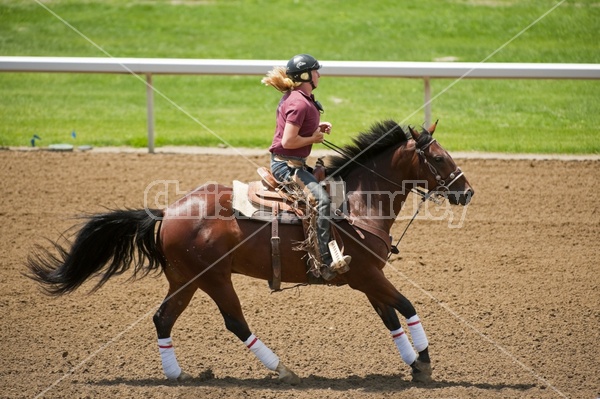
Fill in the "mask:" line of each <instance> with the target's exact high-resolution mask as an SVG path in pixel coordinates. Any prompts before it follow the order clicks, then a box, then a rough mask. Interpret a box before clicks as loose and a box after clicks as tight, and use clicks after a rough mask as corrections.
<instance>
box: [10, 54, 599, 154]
mask: <svg viewBox="0 0 600 399" xmlns="http://www.w3.org/2000/svg"><path fill="white" fill-rule="evenodd" d="M286 62H287V61H283V60H217V59H168V58H81V57H0V72H63V73H121V74H122V73H126V74H130V73H133V74H136V75H144V76H145V77H146V82H147V89H146V97H147V99H146V100H147V112H148V151H149V152H154V91H153V87H152V75H157V74H161V75H264V74H265V73H267V72H268V71H269V70H270V69H271V68H272V67H273V66H274V65H285V64H286ZM321 63H322V64H323V69H322V71H323V74H324V75H327V76H340V77H388V78H419V79H423V81H424V106H423V108H424V110H425V122H426V124H429V122H430V121H431V84H430V80H431V79H435V78H451V79H459V78H460V79H600V64H536V63H471V62H385V61H321Z"/></svg>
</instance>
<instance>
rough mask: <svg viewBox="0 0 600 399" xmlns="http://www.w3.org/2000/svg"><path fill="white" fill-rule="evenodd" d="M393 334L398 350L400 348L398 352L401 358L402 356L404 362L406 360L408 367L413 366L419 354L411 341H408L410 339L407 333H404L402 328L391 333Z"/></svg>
mask: <svg viewBox="0 0 600 399" xmlns="http://www.w3.org/2000/svg"><path fill="white" fill-rule="evenodd" d="M391 333H392V338H393V339H394V343H395V344H396V348H398V351H399V352H400V356H402V360H404V363H406V364H408V365H411V364H413V363H414V361H415V360H417V353H416V352H415V350H414V349H413V347H412V345H411V344H410V341H409V340H408V337H407V336H406V333H405V332H404V330H403V329H402V327H400V328H399V329H397V330H394V331H391Z"/></svg>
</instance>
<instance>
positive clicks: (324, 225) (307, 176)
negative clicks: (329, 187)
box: [271, 156, 333, 266]
mask: <svg viewBox="0 0 600 399" xmlns="http://www.w3.org/2000/svg"><path fill="white" fill-rule="evenodd" d="M271 173H273V176H275V178H276V179H277V180H279V181H281V182H285V181H291V180H292V177H293V176H294V174H295V175H296V176H297V177H298V178H299V179H300V180H301V181H302V183H304V185H305V186H306V188H308V189H309V190H310V192H311V193H312V195H313V196H314V198H315V200H316V201H317V212H318V215H317V240H318V241H319V251H320V252H321V258H322V261H323V263H325V264H326V265H327V266H329V265H330V264H331V262H333V259H332V258H331V255H330V254H329V247H328V246H327V244H329V241H330V240H331V232H330V229H331V221H330V218H331V200H330V199H329V195H328V194H327V192H326V191H325V189H324V188H323V186H321V185H320V184H319V183H318V182H317V179H315V177H314V176H313V175H312V173H310V172H309V171H307V170H306V169H304V168H292V167H290V166H288V164H287V162H285V161H276V160H275V159H274V158H273V156H271Z"/></svg>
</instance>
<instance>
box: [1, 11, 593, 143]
mask: <svg viewBox="0 0 600 399" xmlns="http://www.w3.org/2000/svg"><path fill="white" fill-rule="evenodd" d="M557 3H559V1H555V0H531V1H516V0H424V1H418V2H414V1H372V2H368V3H367V2H362V1H358V0H352V1H302V0H297V1H228V0H225V1H129V2H123V1H116V0H115V1H92V0H86V1H64V0H53V1H44V2H43V6H42V5H40V4H39V3H37V2H36V1H33V0H28V1H8V0H4V1H3V0H0V55H3V56H5V55H38V56H42V55H45V56H85V57H102V56H105V54H104V53H103V52H101V51H100V50H99V49H98V48H97V47H95V46H94V45H92V44H91V42H93V43H95V44H96V45H97V46H99V47H101V48H102V49H103V50H104V51H106V52H107V53H108V54H110V55H111V56H114V57H165V58H230V59H282V60H283V59H288V58H289V57H291V56H292V55H294V54H296V53H300V52H309V53H311V54H313V55H315V56H316V57H317V58H319V59H320V60H377V61H434V60H436V59H439V58H443V57H454V58H455V59H456V60H458V61H467V62H479V61H481V60H483V59H485V58H486V57H488V55H490V54H491V53H493V52H494V51H495V50H496V49H498V48H499V47H501V46H502V45H504V44H505V43H506V42H508V41H510V40H511V39H513V38H514V40H512V41H511V42H510V43H509V44H508V45H506V46H505V47H504V48H503V49H502V50H501V51H499V52H498V53H497V54H495V55H494V56H493V57H491V58H490V59H489V60H488V61H489V62H567V63H599V62H600V51H599V46H598V43H599V42H600V33H599V32H600V1H596V0H584V1H578V2H573V1H565V2H563V3H561V4H560V6H559V7H557V8H556V9H555V10H553V11H552V12H550V13H549V14H548V15H547V16H545V17H544V18H542V19H541V20H540V21H539V22H538V23H536V24H534V25H533V26H531V27H530V28H529V29H527V30H526V31H525V32H523V33H522V34H520V35H519V33H520V32H521V31H522V30H523V29H525V28H526V27H527V26H529V25H530V24H531V23H532V22H534V21H536V20H537V19H538V18H540V17H541V16H542V15H544V13H546V12H547V11H549V10H550V9H551V8H552V7H553V6H554V5H556V4H557ZM49 10H50V11H51V12H50V11H49ZM53 13H55V14H56V15H58V16H59V17H60V18H62V19H63V20H64V21H67V22H68V23H69V24H70V25H71V26H72V27H74V28H76V29H77V30H79V31H80V32H81V34H82V35H84V36H85V38H83V37H82V36H81V35H80V34H78V33H76V32H75V31H74V30H73V29H71V28H69V27H68V26H67V25H66V24H65V23H63V22H62V21H61V20H60V19H58V18H57V17H56V16H55V15H53ZM516 35H518V36H517V37H516V38H515V36H516ZM452 83H453V81H451V80H444V79H440V80H433V81H432V87H433V94H434V95H436V94H437V93H440V92H442V91H444V89H445V88H446V87H448V86H449V85H451V84H452ZM154 84H155V86H156V88H157V89H158V90H160V92H161V93H163V94H164V95H165V96H166V97H167V98H168V99H170V100H171V101H172V102H174V103H175V104H177V107H174V106H173V105H172V104H171V103H170V102H168V101H166V100H165V99H163V98H161V97H160V96H156V97H155V102H156V104H155V107H156V114H155V118H156V144H157V145H159V146H160V145H201V146H214V145H219V144H221V143H222V140H224V141H225V142H227V143H228V144H230V145H233V146H247V147H266V146H268V144H269V143H270V140H271V137H272V132H273V126H274V112H275V107H276V104H277V102H278V100H279V93H277V92H276V91H275V90H274V89H272V88H266V87H264V86H262V85H261V84H260V77H258V76H256V77H242V76H238V77H220V76H210V77H208V76H155V77H154ZM145 90H146V89H145V86H144V84H143V82H142V81H140V80H139V79H138V78H136V77H135V76H131V75H87V74H23V73H2V74H0V94H1V95H0V118H1V120H2V123H1V124H0V145H3V146H18V145H28V144H29V141H30V139H31V137H32V136H33V135H34V134H37V135H39V136H40V137H41V138H42V140H41V141H39V142H38V145H48V144H51V143H59V142H76V143H77V144H92V145H96V146H100V145H129V146H145V145H146V144H147V143H146V109H145V106H146V104H145V101H146V100H145ZM598 93H600V81H578V80H577V81H575V80H564V81H556V80H462V81H460V82H458V83H457V84H455V85H453V86H452V87H451V88H450V89H449V90H447V91H444V93H443V94H442V95H441V96H439V97H438V98H437V99H436V100H435V101H434V103H433V105H432V107H433V115H434V118H440V126H439V132H440V133H439V139H440V141H441V142H442V143H443V144H444V146H445V147H446V148H448V149H450V150H480V151H500V152H535V153H600V140H598V128H597V126H598V125H599V122H600V113H599V112H598V111H599V108H600V107H599V105H600V95H599V94H598ZM315 94H316V96H317V98H318V99H319V100H320V101H321V102H322V103H323V105H324V107H325V110H326V112H325V115H324V116H323V119H325V120H328V121H330V122H332V123H333V125H334V131H333V134H334V136H332V137H331V140H332V141H334V142H336V143H338V144H344V143H348V142H349V141H350V139H351V137H352V136H353V135H355V134H356V133H357V132H359V131H361V130H364V129H365V128H367V127H368V126H369V125H370V124H372V123H373V122H375V121H377V120H380V119H384V118H394V119H397V120H399V121H404V122H405V123H411V124H415V125H418V124H420V123H422V121H423V112H422V111H419V108H420V107H421V106H422V101H423V82H422V81H421V80H418V79H415V80H412V79H374V78H365V79H359V78H327V76H323V78H322V79H321V86H320V87H319V89H318V90H317V91H316V92H315ZM194 119H195V120H197V121H199V122H201V123H200V124H199V123H197V122H196V121H195V120H194ZM73 130H75V131H76V133H77V138H75V139H73V138H72V137H71V132H72V131H73Z"/></svg>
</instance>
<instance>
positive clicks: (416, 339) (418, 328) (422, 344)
mask: <svg viewBox="0 0 600 399" xmlns="http://www.w3.org/2000/svg"><path fill="white" fill-rule="evenodd" d="M406 322H407V323H408V331H410V337H411V338H412V341H413V345H414V346H415V349H416V350H417V352H421V351H423V350H425V349H427V347H428V346H429V341H427V335H425V330H424V329H423V325H422V324H421V320H420V319H419V316H417V315H414V316H413V317H411V318H410V319H406Z"/></svg>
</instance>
